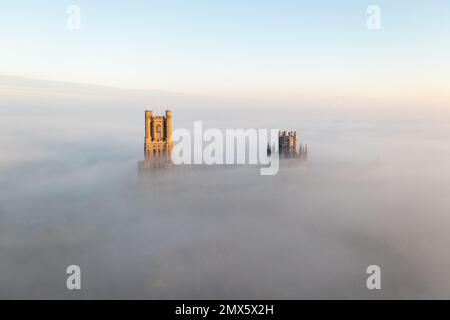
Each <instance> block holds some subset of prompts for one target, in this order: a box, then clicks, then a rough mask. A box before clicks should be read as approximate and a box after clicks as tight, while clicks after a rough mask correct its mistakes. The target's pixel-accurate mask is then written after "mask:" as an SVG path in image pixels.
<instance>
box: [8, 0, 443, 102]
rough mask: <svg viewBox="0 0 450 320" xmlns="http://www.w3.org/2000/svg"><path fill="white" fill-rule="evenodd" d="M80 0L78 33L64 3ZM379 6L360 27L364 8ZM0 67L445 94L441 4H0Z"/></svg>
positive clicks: (214, 88) (255, 88)
mask: <svg viewBox="0 0 450 320" xmlns="http://www.w3.org/2000/svg"><path fill="white" fill-rule="evenodd" d="M70 4H76V5H79V6H80V8H81V30H79V31H69V30H67V29H66V18H67V14H66V8H67V6H68V5H70ZM371 4H376V5H378V6H379V7H380V8H381V10H382V17H381V18H382V20H381V27H382V29H381V30H379V31H370V30H368V29H367V28H366V20H367V17H368V15H367V13H366V9H367V7H368V6H369V5H371ZM0 14H1V17H0V26H1V28H0V41H1V42H0V43H1V47H0V57H1V58H0V73H1V74H8V75H19V76H25V77H34V78H43V79H50V80H57V81H72V82H83V83H94V84H104V85H114V86H119V87H126V88H142V89H164V90H169V91H180V92H191V93H207V94H224V93H225V94H258V93H263V94H271V93H273V94H274V95H276V94H287V95H295V94H297V93H299V92H305V91H307V92H313V93H319V94H326V93H327V92H329V93H333V94H336V93H339V92H340V93H343V94H346V93H358V94H373V93H375V94H380V93H381V94H386V95H396V94H405V93H407V92H410V91H414V92H417V90H419V91H421V90H422V91H423V92H422V93H423V94H440V93H442V94H444V89H445V88H448V87H450V80H449V74H450V58H449V57H450V44H449V43H450V41H449V39H450V2H449V1H443V0H431V1H423V0H409V1H406V0H397V1H376V0H371V1H365V0H347V1H335V0H329V1H300V0H297V1H277V2H275V1H261V0H259V1H235V0H227V1H194V0H192V1H187V0H183V1H148V0H147V1H143V0H141V1H138V0H134V1H111V0H109V1H100V0H97V1H93V0H72V1H56V0H54V1H50V0H43V1H34V0H30V1H23V0H17V1H4V0H2V1H1V13H0Z"/></svg>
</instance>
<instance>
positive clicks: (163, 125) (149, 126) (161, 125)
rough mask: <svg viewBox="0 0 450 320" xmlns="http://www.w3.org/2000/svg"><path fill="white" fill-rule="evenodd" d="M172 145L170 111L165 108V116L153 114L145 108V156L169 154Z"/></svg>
mask: <svg viewBox="0 0 450 320" xmlns="http://www.w3.org/2000/svg"><path fill="white" fill-rule="evenodd" d="M172 146H173V145H172V112H171V111H169V110H166V116H154V115H153V111H151V110H146V111H145V143H144V154H145V156H146V157H148V156H152V155H159V154H169V153H170V151H171V150H172Z"/></svg>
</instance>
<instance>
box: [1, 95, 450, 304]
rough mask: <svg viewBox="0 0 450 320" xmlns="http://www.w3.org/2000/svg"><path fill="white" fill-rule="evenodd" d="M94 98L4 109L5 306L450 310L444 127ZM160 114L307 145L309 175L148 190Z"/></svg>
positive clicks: (202, 172)
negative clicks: (274, 134)
mask: <svg viewBox="0 0 450 320" xmlns="http://www.w3.org/2000/svg"><path fill="white" fill-rule="evenodd" d="M83 90H84V89H83ZM83 90H82V91H83ZM111 90H112V89H111ZM44 91H45V90H44ZM27 92H28V91H27ZM56 94H57V93H53V95H56ZM87 94H88V93H86V92H84V91H83V92H81V93H80V92H73V97H74V98H73V99H69V102H67V103H66V104H64V102H63V100H64V99H62V98H61V99H60V98H55V97H54V96H52V95H51V94H46V93H45V92H44V93H43V95H42V96H40V97H41V98H42V99H37V100H35V101H33V99H28V100H27V101H28V102H26V103H25V100H21V99H19V98H18V99H12V98H11V99H9V100H8V101H5V100H3V101H2V102H1V106H0V298H68V299H72V298H106V299H109V298H127V299H128V298H130V299H131V298H170V299H172V298H183V299H197V298H255V299H281V298H287V299H300V298H306V299H308V298H325V299H329V298H344V299H346V298H370V299H377V298H447V299H448V298H450V280H449V277H448V276H447V270H450V255H449V253H448V247H449V245H450V234H449V232H448V230H449V226H450V212H449V208H450V169H449V166H448V164H449V163H450V121H449V119H448V118H447V117H446V115H445V114H444V113H443V114H442V116H437V115H436V114H435V113H433V112H431V111H430V110H426V109H425V108H424V109H423V110H422V111H421V110H420V109H414V110H413V111H412V110H408V109H406V108H397V109H395V108H394V109H392V110H395V111H390V109H389V107H388V106H383V107H380V108H379V109H377V108H376V107H374V106H371V108H370V109H364V108H363V107H361V109H358V106H354V105H353V106H351V107H348V108H347V107H346V105H345V101H344V102H340V106H339V107H336V106H330V107H327V106H323V107H320V106H317V107H311V106H309V107H308V106H304V105H298V106H290V108H281V107H280V106H279V105H276V104H273V105H270V103H267V104H266V105H264V106H263V107H261V108H258V106H255V105H250V103H248V102H243V103H242V106H240V105H238V104H237V103H238V102H236V101H226V102H223V100H220V99H218V100H217V101H214V99H213V98H204V99H203V100H198V104H197V102H196V99H197V98H196V97H183V96H182V95H180V96H177V97H170V98H169V96H166V95H168V94H167V93H149V96H152V94H153V97H154V96H158V98H155V99H154V100H152V99H151V97H150V98H148V101H149V102H148V104H147V102H146V101H147V100H146V99H147V96H146V94H142V93H140V94H136V97H137V98H129V99H125V98H123V99H117V100H116V101H113V100H114V99H112V98H111V97H110V94H109V92H103V93H101V94H99V93H98V92H97V93H96V94H95V95H93V98H92V99H93V100H92V101H93V102H91V103H88V102H86V101H87V100H86V95H87ZM24 95H25V93H24ZM33 95H35V96H39V95H36V92H33V93H32V94H31V96H33ZM80 95H83V99H84V100H83V99H78V98H79V96H80ZM105 96H106V97H105ZM108 97H109V98H108ZM125 103H128V105H124V104H125ZM227 103H234V104H233V105H230V106H227ZM152 104H154V105H156V106H155V107H154V108H153V109H154V110H155V112H160V113H162V112H163V111H164V106H166V105H168V106H169V107H170V109H171V110H172V112H173V118H174V128H175V129H176V128H181V127H183V128H187V129H192V122H193V121H194V120H203V121H204V125H205V127H218V128H244V129H245V128H276V127H279V128H285V129H289V130H290V129H293V130H298V131H299V133H300V139H301V141H302V142H305V143H307V144H308V146H309V150H310V152H309V158H308V161H305V162H298V161H284V162H282V163H281V168H280V172H279V173H278V174H277V175H275V176H260V175H259V171H258V170H257V169H256V168H254V167H249V166H238V167H224V168H221V167H195V168H190V167H177V166H174V167H173V168H172V169H169V170H165V171H154V172H151V173H150V174H147V175H145V176H140V175H139V174H138V169H137V163H138V161H140V160H142V159H143V135H144V128H143V124H144V123H143V121H144V117H143V116H144V109H145V108H146V107H151V106H152ZM71 264H76V265H79V266H80V267H81V270H82V290H81V291H79V292H72V291H68V290H67V289H66V286H65V284H66V278H67V275H66V273H65V271H66V267H67V266H68V265H71ZM372 264H376V265H379V266H380V267H381V272H382V290H380V291H377V290H374V291H369V290H368V289H367V288H366V278H367V276H368V275H367V274H366V268H367V266H369V265H372Z"/></svg>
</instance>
